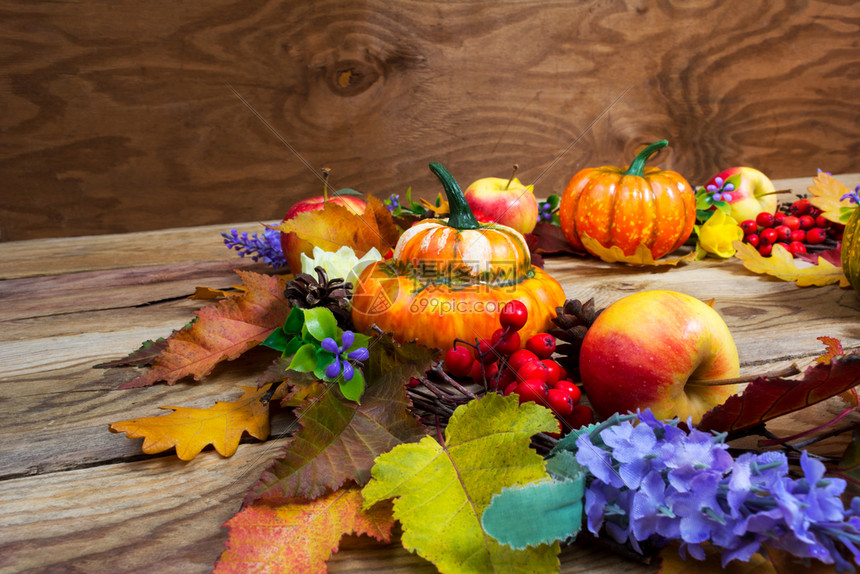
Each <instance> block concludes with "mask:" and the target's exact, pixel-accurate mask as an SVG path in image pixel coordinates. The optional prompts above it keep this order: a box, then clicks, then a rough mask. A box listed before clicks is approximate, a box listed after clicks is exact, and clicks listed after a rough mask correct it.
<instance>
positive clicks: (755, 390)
mask: <svg viewBox="0 0 860 574" xmlns="http://www.w3.org/2000/svg"><path fill="white" fill-rule="evenodd" d="M858 384H860V351H853V352H851V353H849V354H846V355H841V356H835V357H831V358H830V360H829V362H826V363H816V364H814V365H812V366H810V367H808V368H807V369H806V371H804V373H803V377H802V378H800V379H783V378H780V377H760V378H758V379H756V380H754V381H753V382H752V383H750V384H749V385H747V387H746V389H744V391H743V394H740V395H733V396H731V397H729V398H728V399H727V400H726V402H724V403H723V404H722V405H720V406H718V407H716V408H714V409H712V410H711V411H709V412H707V413H705V416H704V417H702V420H701V422H700V423H699V424H698V428H699V430H703V431H717V432H728V433H729V435H730V436H738V435H740V434H743V431H748V430H750V429H752V428H755V427H757V426H759V425H761V424H763V423H765V422H767V421H769V420H771V419H775V418H777V417H780V416H782V415H785V414H788V413H791V412H794V411H798V410H800V409H803V408H806V407H808V406H809V405H813V404H815V403H819V402H821V401H824V400H826V399H829V398H830V397H834V396H836V395H838V394H840V393H843V392H845V391H847V390H849V389H852V388H854V387H855V386H857V385H858Z"/></svg>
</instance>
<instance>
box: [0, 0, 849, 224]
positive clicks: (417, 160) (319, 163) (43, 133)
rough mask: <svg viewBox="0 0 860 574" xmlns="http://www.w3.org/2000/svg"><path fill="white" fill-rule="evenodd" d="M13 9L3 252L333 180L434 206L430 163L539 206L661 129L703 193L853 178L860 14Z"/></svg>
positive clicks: (627, 6) (755, 6)
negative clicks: (508, 189) (747, 174)
mask: <svg viewBox="0 0 860 574" xmlns="http://www.w3.org/2000/svg"><path fill="white" fill-rule="evenodd" d="M0 14H2V17H0V47H1V48H0V54H2V55H0V58H2V60H0V62H2V63H0V112H2V113H0V241H10V240H21V239H31V238H48V237H68V236H77V235H88V234H105V233H121V232H127V231H142V230H151V229H164V228H170V227H184V226H190V225H207V224H218V223H226V222H231V221H253V220H274V219H278V218H280V217H281V216H282V214H283V212H284V211H285V210H286V208H287V207H288V205H289V204H291V203H292V202H294V201H296V200H298V199H300V198H302V197H307V196H311V195H317V194H318V193H319V192H320V191H321V184H320V182H319V181H318V180H317V179H316V177H315V173H314V171H313V170H317V171H318V170H319V169H320V168H322V167H329V168H331V169H332V170H333V172H332V182H333V184H334V186H335V187H352V188H355V189H358V190H359V191H361V192H370V193H373V194H375V195H377V196H387V195H389V194H391V193H395V192H404V191H405V190H406V189H407V187H410V186H412V187H413V188H414V189H415V190H416V192H418V193H419V195H422V196H424V197H431V196H434V195H435V194H436V193H437V191H438V189H439V188H438V185H437V183H436V182H435V181H434V178H433V177H432V175H431V174H430V173H429V171H428V170H427V167H426V166H427V163H428V162H429V161H442V162H443V163H445V164H446V165H447V166H448V167H449V168H450V170H451V171H452V173H453V174H454V175H455V176H456V177H457V178H458V179H460V181H461V183H463V184H464V185H465V184H468V183H469V182H470V181H472V180H474V179H477V178H478V177H483V176H488V175H497V176H506V175H507V174H508V173H509V170H510V167H511V165H512V164H513V163H515V162H516V163H518V164H519V165H520V166H521V175H522V179H523V180H524V181H526V182H529V183H530V182H537V188H536V192H537V194H538V195H541V196H546V195H548V194H549V193H552V192H558V191H560V190H561V189H562V188H563V186H564V184H565V183H566V181H567V180H568V179H569V178H570V176H571V175H573V173H575V172H576V171H577V170H578V169H580V168H582V167H585V166H589V165H595V164H605V163H609V164H621V163H626V162H628V161H629V159H630V156H631V154H632V152H633V150H634V148H636V146H638V145H640V144H642V143H644V142H649V141H654V140H657V139H660V138H663V137H665V138H667V139H669V140H670V141H671V144H672V147H671V149H670V150H668V151H666V152H664V153H663V154H662V155H661V157H660V158H658V164H659V165H661V166H663V167H671V168H673V169H676V170H678V171H680V172H681V173H682V174H684V175H685V176H686V177H687V178H688V179H689V180H690V181H691V182H692V183H694V184H701V183H703V182H704V181H705V179H707V178H708V177H710V176H711V175H714V174H715V173H717V171H718V170H719V169H722V168H726V167H730V166H732V165H740V164H743V165H750V166H754V167H757V168H759V169H761V170H763V171H765V172H766V173H768V175H770V176H771V177H774V178H786V177H800V176H808V175H811V174H814V173H815V170H816V169H817V168H821V169H824V170H826V171H830V172H833V173H839V172H856V171H860V138H858V137H857V136H858V133H860V130H858V122H860V108H858V105H857V104H858V94H860V47H858V41H857V38H858V27H860V9H859V8H858V6H857V4H856V3H855V2H851V1H844V0H842V1H839V0H833V1H826V0H810V1H803V2H801V1H797V0H774V1H769V2H749V1H748V0H695V1H693V0H616V1H608V0H587V1H579V2H569V1H558V2H535V1H507V2H479V1H471V2H452V1H419V0H403V1H393V2H392V1H387V0H319V1H313V2H311V1H308V0H301V1H290V2H278V1H274V0H271V1H265V0H261V1H243V2H235V1H233V0H211V1H208V2H174V1H173V0H152V1H149V2H138V1H137V0H120V1H116V2H102V1H96V0H83V1H82V2H76V3H62V2H29V1H23V0H0ZM231 86H232V88H233V89H235V90H236V92H237V93H238V94H240V95H241V96H242V97H243V98H245V99H246V100H247V102H248V104H249V105H250V106H252V107H253V108H254V109H255V110H257V111H258V113H259V114H260V115H261V116H262V117H263V118H265V119H266V120H267V121H268V122H270V124H271V126H272V127H273V128H274V129H275V130H277V132H279V133H280V134H281V135H282V136H283V137H284V138H285V139H286V140H287V141H288V142H289V144H290V145H291V146H292V147H293V148H294V149H295V150H297V151H298V152H300V154H301V156H302V158H303V160H304V161H305V162H307V164H305V163H303V162H302V161H301V160H299V158H297V157H296V156H295V155H294V154H293V153H292V152H291V151H290V150H289V149H287V147H286V146H285V145H284V144H283V143H281V142H280V141H279V140H278V139H277V138H276V137H275V136H274V135H273V134H272V133H271V132H270V131H269V130H268V129H267V128H266V127H264V125H263V124H262V123H261V121H260V120H259V119H258V118H257V117H255V115H254V114H253V113H252V112H251V111H250V110H249V109H248V108H247V107H246V106H245V105H244V104H243V103H242V102H241V101H240V100H239V98H237V96H236V95H235V94H234V93H233V91H231ZM606 110H608V112H607V113H605V114H603V112H604V111H606ZM602 114H603V115H602ZM578 138H581V139H580V140H579V141H578V143H576V144H575V145H573V146H572V147H570V149H569V151H567V153H566V154H565V155H563V157H561V158H560V159H559V157H560V156H561V155H562V154H563V152H565V150H568V148H569V146H570V145H571V143H572V142H574V141H577V139H578ZM309 168H311V169H309Z"/></svg>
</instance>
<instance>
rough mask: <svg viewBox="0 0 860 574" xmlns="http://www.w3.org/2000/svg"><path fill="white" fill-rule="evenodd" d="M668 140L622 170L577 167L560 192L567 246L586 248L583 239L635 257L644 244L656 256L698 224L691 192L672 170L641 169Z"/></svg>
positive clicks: (679, 242)
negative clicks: (591, 240) (588, 239)
mask: <svg viewBox="0 0 860 574" xmlns="http://www.w3.org/2000/svg"><path fill="white" fill-rule="evenodd" d="M667 145H668V142H667V141H666V140H660V141H658V142H656V143H653V144H651V145H649V146H647V147H645V149H643V150H642V151H641V152H640V153H639V154H638V155H637V156H636V158H635V159H634V160H633V163H631V164H630V167H629V168H627V169H626V170H625V169H624V168H620V167H615V166H603V167H598V168H586V169H583V170H580V171H579V172H578V173H577V174H576V175H574V176H573V178H572V179H571V180H570V182H569V183H568V184H567V187H566V188H565V190H564V194H563V195H562V198H561V204H560V206H559V213H558V215H559V219H560V220H561V229H562V231H563V232H564V235H565V237H566V238H567V240H568V241H569V242H570V244H571V245H572V246H573V247H574V248H576V249H578V250H580V251H587V249H586V248H585V246H584V245H583V243H582V239H581V238H582V237H583V236H586V235H587V236H588V237H590V238H592V239H595V240H597V241H599V242H600V244H601V245H603V247H606V248H610V247H612V246H618V247H620V248H621V250H622V251H623V252H624V254H625V255H633V254H634V253H635V252H636V249H637V248H638V247H639V246H640V245H645V246H646V247H648V249H649V250H650V251H651V255H652V256H653V257H654V258H655V259H656V258H658V257H662V256H663V255H666V254H667V253H671V252H672V251H675V250H676V249H677V248H678V247H680V246H681V245H683V244H684V242H685V241H687V238H689V237H690V234H691V233H692V232H693V225H694V224H695V223H696V197H695V195H696V194H695V190H694V189H693V187H692V186H691V185H690V184H689V183H688V182H687V180H686V179H684V177H683V176H682V175H681V174H679V173H677V172H674V171H669V170H665V171H664V170H659V169H657V168H653V167H649V168H646V167H645V162H647V161H648V159H649V158H650V157H651V156H652V155H653V154H655V153H656V152H657V151H659V150H660V149H662V148H664V147H666V146H667Z"/></svg>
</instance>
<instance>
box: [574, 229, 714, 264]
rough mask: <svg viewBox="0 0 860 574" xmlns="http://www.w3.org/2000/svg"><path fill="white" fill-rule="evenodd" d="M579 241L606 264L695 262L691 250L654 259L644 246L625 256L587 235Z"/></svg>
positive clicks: (616, 249) (615, 248)
mask: <svg viewBox="0 0 860 574" xmlns="http://www.w3.org/2000/svg"><path fill="white" fill-rule="evenodd" d="M579 239H580V241H582V245H584V246H585V248H586V249H587V250H588V252H589V253H591V254H592V255H596V256H597V257H599V258H600V259H602V260H603V261H605V262H607V263H629V264H630V265H650V266H653V267H658V266H661V265H671V266H673V267H674V266H676V265H678V264H679V263H689V262H691V261H695V260H696V258H697V253H696V251H695V250H693V251H691V252H690V253H687V254H686V255H681V256H679V257H669V258H668V259H654V256H653V255H652V254H651V250H650V249H648V247H646V246H645V245H639V246H638V247H637V248H636V251H635V252H634V253H633V255H625V254H624V251H622V249H621V248H620V247H618V246H617V245H613V246H611V247H608V248H607V247H604V246H603V244H602V243H600V242H599V241H598V240H596V239H592V238H591V237H589V236H588V235H582V236H581V237H580V238H579Z"/></svg>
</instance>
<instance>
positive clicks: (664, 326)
mask: <svg viewBox="0 0 860 574" xmlns="http://www.w3.org/2000/svg"><path fill="white" fill-rule="evenodd" d="M579 369H580V375H581V377H582V384H583V389H584V390H585V393H586V394H587V395H588V400H589V401H590V402H591V406H592V407H593V408H594V410H595V411H596V412H597V414H598V415H600V417H601V418H606V417H608V416H610V415H612V414H613V413H616V412H617V413H622V414H624V413H627V412H635V411H636V409H643V410H644V409H646V408H650V409H651V411H652V412H653V413H654V415H655V416H656V417H657V418H658V419H670V418H673V417H680V418H681V419H682V420H686V419H687V417H692V419H693V423H694V424H695V423H698V422H699V421H700V420H701V419H702V416H703V415H704V414H705V413H706V412H708V411H709V410H711V409H712V408H713V407H715V406H717V405H719V404H722V403H723V402H725V400H726V399H727V398H729V397H730V396H731V395H733V394H735V393H736V392H737V390H738V385H737V384H730V385H723V386H703V385H696V384H691V385H688V384H687V382H688V381H690V380H697V381H709V380H710V381H712V380H719V379H732V378H735V377H737V376H738V371H739V369H740V362H739V360H738V350H737V347H736V346H735V342H734V340H733V339H732V335H731V333H730V332H729V328H728V326H727V325H726V323H725V322H724V321H723V319H722V317H720V315H719V314H718V313H717V312H716V311H715V310H714V309H713V308H711V307H710V306H709V305H707V304H705V303H703V302H702V301H700V300H698V299H696V298H695V297H691V296H689V295H685V294H683V293H677V292H674V291H642V292H640V293H635V294H633V295H628V296H627V297H624V298H622V299H619V300H618V301H616V302H615V303H613V304H612V305H610V306H609V307H608V308H606V310H604V311H603V312H602V313H601V314H600V315H599V316H598V317H597V320H596V321H595V322H594V324H593V325H592V326H591V327H590V328H589V329H588V331H587V332H586V334H585V338H584V339H583V341H582V348H581V350H580V353H579Z"/></svg>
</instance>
